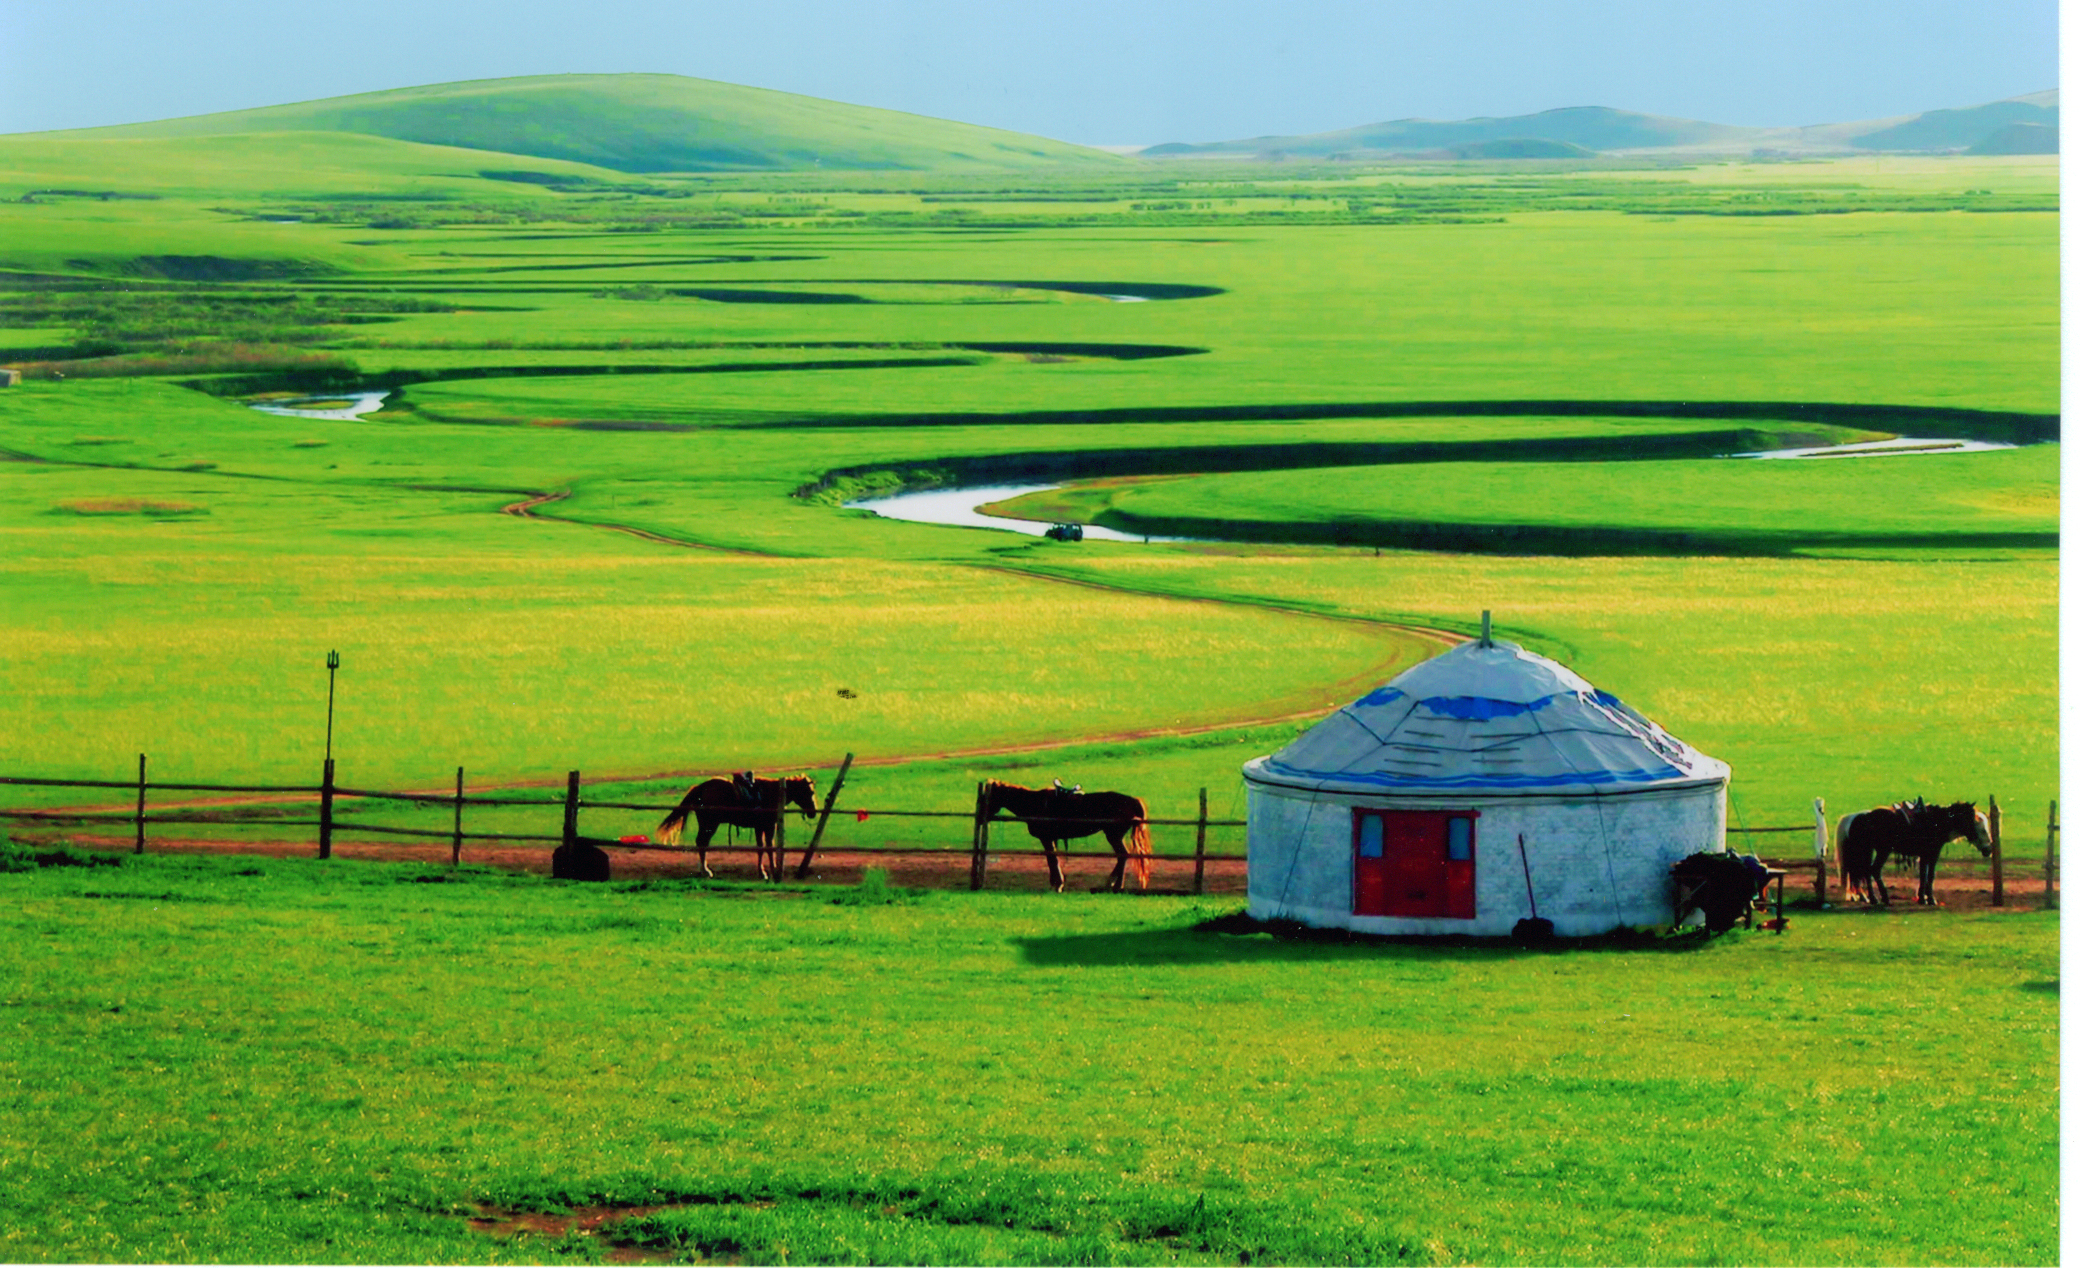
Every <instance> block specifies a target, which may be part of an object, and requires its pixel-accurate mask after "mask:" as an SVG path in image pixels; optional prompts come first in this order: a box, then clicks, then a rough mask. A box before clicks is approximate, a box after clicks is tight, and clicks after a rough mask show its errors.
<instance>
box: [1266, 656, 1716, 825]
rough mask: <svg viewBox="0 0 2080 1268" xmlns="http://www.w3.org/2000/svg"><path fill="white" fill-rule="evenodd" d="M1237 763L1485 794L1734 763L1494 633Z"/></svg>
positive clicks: (1627, 781)
mask: <svg viewBox="0 0 2080 1268" xmlns="http://www.w3.org/2000/svg"><path fill="white" fill-rule="evenodd" d="M1243 769H1244V772H1245V774H1246V775H1247V776H1248V777H1249V778H1250V779H1251V780H1252V781H1259V782H1264V783H1272V784H1280V785H1285V786H1287V787H1293V788H1304V789H1310V790H1316V791H1322V792H1346V793H1357V794H1365V793H1374V794H1386V795H1389V796H1392V795H1395V794H1413V795H1421V794H1443V795H1450V794H1453V793H1470V794H1474V795H1478V796H1482V797H1496V796H1507V795H1509V794H1511V793H1520V794H1531V795H1541V796H1567V795H1570V794H1574V795H1594V794H1597V793H1610V792H1614V791H1619V790H1625V791H1633V790H1640V789H1647V788H1675V787H1681V786H1683V785H1686V784H1691V783H1701V782H1712V783H1716V782H1720V781H1723V780H1725V779H1726V778H1727V776H1728V775H1729V774H1730V773H1731V768H1730V767H1728V766H1727V765H1726V763H1724V762H1722V761H1720V760H1718V759H1717V758H1715V757H1708V756H1706V755H1705V754H1703V753H1700V752H1698V751H1697V750H1696V749H1694V748H1691V747H1690V746H1689V745H1687V744H1685V743H1683V742H1682V741H1681V740H1678V739H1676V738H1675V737H1674V736H1672V735H1670V734H1669V733H1668V732H1666V731H1664V730H1662V729H1661V728H1660V727H1659V726H1657V725H1655V724H1654V723H1653V722H1651V721H1649V720H1647V719H1646V718H1644V717H1641V716H1640V715H1639V714H1638V713H1635V712H1634V711H1633V710H1632V709H1630V708H1628V707H1627V706H1626V705H1625V703H1624V702H1623V701H1621V700H1619V699H1618V698H1617V697H1616V696H1613V695H1611V694H1610V693H1609V692H1605V691H1599V690H1597V689H1596V688H1595V687H1593V686H1591V685H1590V684H1589V683H1588V682H1586V681H1584V680H1583V679H1582V678H1581V677H1580V676H1579V675H1577V674H1576V673H1574V672H1573V671H1572V670H1570V669H1568V668H1567V667H1566V666H1564V665H1560V664H1557V663H1555V662H1553V661H1550V660H1547V659H1546V658H1545V657H1543V656H1540V655H1538V654H1536V653H1534V652H1527V651H1525V650H1524V649H1523V648H1521V647H1519V646H1517V645H1516V644H1515V643H1508V642H1504V641H1502V640H1500V639H1496V640H1493V641H1491V642H1489V643H1486V644H1483V643H1480V642H1470V643H1462V644H1460V645H1459V646H1458V647H1455V648H1453V649H1452V650H1451V651H1448V652H1445V653H1444V654H1442V655H1440V656H1436V657H1433V658H1431V659H1430V660H1427V661H1424V662H1423V663H1422V664H1420V665H1417V666H1415V667H1414V668H1412V669H1409V670H1407V671H1405V672H1404V673H1402V674H1400V675H1399V676H1397V677H1396V678H1394V679H1393V680H1392V681H1391V682H1389V683H1387V684H1386V685H1385V686H1383V687H1381V688H1379V689H1378V690H1376V691H1373V692H1372V693H1371V694H1369V695H1367V696H1365V697H1364V698H1363V699H1361V700H1359V701H1357V702H1355V703H1353V704H1350V705H1346V706H1345V707H1343V708H1342V709H1339V710H1337V711H1336V712H1335V713H1334V714H1331V715H1330V716H1329V717H1328V718H1326V719H1324V720H1323V721H1321V722H1320V723H1318V724H1316V725H1315V726H1314V727H1312V728H1311V729H1309V730H1308V731H1307V732H1306V733H1305V734H1304V735H1302V736H1300V738H1298V739H1296V740H1294V741H1293V742H1292V743H1291V744H1288V745H1287V746H1286V747H1284V748H1283V749H1280V750H1279V751H1278V752H1276V753H1273V754H1272V755H1271V756H1269V757H1260V758H1257V759H1256V760H1255V761H1252V762H1250V763H1249V764H1248V765H1246V766H1245V767H1244V768H1243Z"/></svg>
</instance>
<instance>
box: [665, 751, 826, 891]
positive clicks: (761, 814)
mask: <svg viewBox="0 0 2080 1268" xmlns="http://www.w3.org/2000/svg"><path fill="white" fill-rule="evenodd" d="M789 805H792V806H794V808H795V809H797V810H799V811H801V812H802V818H804V819H808V818H812V817H813V816H814V815H815V814H816V781H815V780H812V779H810V778H809V777H808V776H807V775H791V776H789V777H788V778H786V779H754V780H752V781H751V795H750V797H748V798H747V797H745V795H744V794H743V792H742V791H741V790H740V789H739V788H738V787H737V784H736V782H735V781H733V780H728V779H722V778H720V777H718V778H715V779H706V780H702V781H701V782H700V783H698V784H695V785H694V786H693V787H691V788H689V789H687V790H686V796H685V797H684V798H683V799H682V800H681V801H680V802H679V806H678V808H677V809H676V810H674V811H672V813H670V814H668V815H666V816H665V817H664V822H662V823H660V824H658V825H657V839H658V841H659V842H660V843H662V844H664V845H677V844H679V837H680V833H681V832H682V831H683V830H684V829H685V827H686V819H687V817H688V816H689V815H691V816H692V817H693V818H694V819H695V820H696V821H697V823H698V824H699V831H698V832H696V833H695V834H694V838H693V844H694V848H695V849H697V850H699V851H700V863H701V875H703V876H713V875H714V874H715V873H713V872H711V871H709V870H708V842H709V840H710V839H712V838H713V837H714V835H715V829H717V828H719V827H721V826H722V825H723V824H725V823H726V824H729V825H730V826H731V827H733V828H749V829H751V837H752V843H753V845H754V846H755V847H756V853H757V855H758V877H759V879H760V880H768V879H777V878H778V869H779V861H780V860H779V854H778V852H777V851H775V850H774V849H773V835H774V833H775V831H776V830H777V829H778V828H779V826H780V816H781V815H782V814H783V813H784V812H785V811H786V809H787V807H788V806H789ZM769 861H770V862H771V864H772V867H773V871H772V872H768V871H767V864H768V862H769Z"/></svg>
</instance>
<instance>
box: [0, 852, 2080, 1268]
mask: <svg viewBox="0 0 2080 1268" xmlns="http://www.w3.org/2000/svg"><path fill="white" fill-rule="evenodd" d="M424 881H441V882H444V883H439V884H427V883H418V882H424ZM0 889H4V890H5V891H6V893H7V897H8V901H7V903H6V904H5V905H4V913H5V914H4V915H0V924H4V926H5V938H6V941H7V944H8V945H9V946H11V947H13V948H14V950H13V951H12V952H11V954H10V960H11V961H12V963H13V966H14V967H13V970H12V974H11V976H12V984H11V985H10V986H9V988H8V997H7V1005H8V1007H7V1008H6V1010H5V1012H4V1013H0V1024H4V1025H6V1026H7V1027H8V1028H9V1030H10V1032H11V1035H12V1038H13V1042H10V1043H9V1044H7V1045H5V1046H4V1054H5V1055H4V1056H0V1064H4V1066H5V1072H6V1079H5V1082H4V1084H0V1087H4V1088H5V1089H6V1091H5V1092H4V1096H5V1098H6V1100H7V1108H8V1112H7V1114H6V1115H4V1116H0V1122H4V1124H5V1126H4V1127H0V1156H4V1157H5V1159H6V1161H7V1173H8V1175H9V1177H10V1180H9V1187H10V1191H11V1194H12V1197H11V1199H10V1208H11V1211H12V1212H13V1214H12V1215H11V1217H10V1219H9V1220H8V1221H7V1223H6V1227H5V1231H4V1233H0V1238H4V1239H5V1240H4V1241H0V1253H4V1254H5V1255H6V1257H7V1258H9V1259H11V1260H42V1259H69V1260H93V1259H99V1258H125V1259H153V1260H216V1261H246V1262H257V1261H266V1262H283V1261H296V1260H300V1259H305V1258H312V1257H316V1258H322V1259H326V1260H331V1261H346V1262H352V1261H383V1262H440V1261H455V1260H462V1261H470V1262H498V1261H523V1262H527V1261H532V1262H540V1261H564V1260H579V1261H583V1260H586V1259H589V1258H593V1257H596V1256H597V1255H599V1254H600V1252H601V1250H602V1249H603V1246H602V1241H603V1239H598V1238H593V1237H588V1236H579V1235H571V1236H567V1237H555V1236H546V1235H545V1236H534V1237H523V1238H521V1239H520V1240H517V1241H496V1240H490V1239H487V1238H485V1237H482V1236H479V1235H477V1234H474V1233H472V1232H470V1231H469V1229H468V1225H467V1219H468V1218H469V1217H470V1216H473V1215H476V1214H477V1213H478V1211H479V1205H478V1204H480V1203H483V1204H488V1205H492V1206H496V1207H503V1208H518V1209H525V1210H546V1211H556V1210H561V1209H566V1208H569V1207H577V1206H585V1205H589V1204H594V1203H624V1204H631V1205H635V1204H643V1205H648V1204H662V1205H663V1206H664V1208H665V1209H662V1210H659V1211H656V1212H654V1213H652V1214H649V1215H647V1216H644V1217H642V1218H640V1219H638V1220H636V1221H635V1222H633V1223H632V1224H630V1225H628V1226H626V1227H624V1228H623V1229H621V1230H620V1235H621V1236H623V1237H625V1238H628V1239H630V1240H632V1241H635V1242H638V1243H640V1244H642V1245H645V1246H648V1247H651V1248H654V1249H655V1250H658V1251H661V1252H663V1253H665V1254H667V1255H681V1256H692V1257H696V1258H703V1259H707V1258H719V1257H741V1258H744V1259H748V1260H757V1261H761V1262H775V1261H780V1260H789V1261H796V1260H798V1261H802V1262H894V1261H910V1260H937V1259H951V1260H956V1261H977V1262H979V1261H990V1262H1049V1263H1059V1262H1155V1263H1160V1262H1230V1263H1232V1262H1237V1261H1239V1260H1241V1259H1243V1258H1248V1259H1250V1260H1251V1261H1260V1260H1264V1259H1272V1260H1279V1261H1285V1262H1323V1261H1333V1262H1342V1261H1362V1262H1373V1263H1377V1262H1414V1263H1425V1262H1477V1263H1494V1262H1513V1261H1530V1260H1536V1261H1539V1262H1550V1263H1589V1262H1593V1263H1613V1262H1657V1263H1670V1262H1704V1261H1712V1260H1719V1261H1726V1260H1731V1261H1737V1262H1748V1263H1753V1262H1772V1263H1784V1262H1798V1263H1808V1262H1810V1263H1829V1262H1844V1261H1854V1262H1869V1261H1871V1260H1873V1259H1877V1260H1891V1261H1915V1262H1943V1263H1982V1262H1983V1263H1991V1262H2000V1263H2016V1262H2046V1261H2048V1260H2050V1259H2051V1258H2052V1257H2053V1256H2054V1255H2055V1250H2054V1230H2055V1227H2056V1221H2057V1208H2056V1203H2055V1201H2054V1200H2053V1197H2052V1190H2051V1189H2050V1187H2049V1185H2048V1178H2049V1177H2050V1176H2051V1175H2052V1174H2053V1173H2054V1172H2055V1167H2056V1130H2055V1116H2054V1115H2053V1114H2052V1113H2051V1111H2050V1109H2049V1107H2050V1106H2051V1105H2052V1104H2054V1103H2055V1080H2056V1076H2055V1071H2054V1068H2053V1067H2054V1061H2055V1054H2056V1032H2057V996H2056V978H2057V960H2056V947H2055V937H2054V932H2053V931H2054V922H2053V918H2051V917H2047V916H2035V915H2019V916H2012V915H2011V916H1979V917H1962V916H1956V917H1947V918H1942V917H1939V918H1934V919H1929V918H1919V919H1917V918H1914V917H1911V916H1905V915H1896V916H1864V915H1858V914H1843V915H1833V916H1813V917H1808V918H1803V919H1801V920H1799V921H1798V922H1797V924H1796V925H1795V926H1794V931H1793V933H1792V934H1791V935H1790V936H1788V937H1785V938H1781V939H1778V938H1772V937H1770V936H1768V935H1748V936H1736V937H1734V938H1730V939H1725V940H1721V941H1720V942H1717V943H1714V944H1711V945H1708V946H1703V947H1699V948H1695V949H1692V950H1690V951H1687V952H1685V951H1681V950H1673V949H1671V950H1667V951H1662V952H1659V953H1657V952H1655V951H1653V950H1651V949H1644V950H1634V951H1631V952H1622V951H1611V950H1603V951H1597V950H1585V951H1578V952H1574V953H1570V954H1560V955H1550V954H1529V955H1527V954H1523V953H1519V952H1513V951H1510V950H1506V949H1505V950H1497V949H1489V948H1480V949H1471V948H1417V947H1392V946H1364V945H1354V944H1340V943H1323V942H1312V943H1311V942H1306V941H1281V940H1274V939H1271V938H1268V937H1265V936H1263V935H1255V936H1237V935H1232V934H1223V933H1218V932H1209V931H1203V930H1199V929H1197V928H1195V926H1196V925H1198V924H1199V922H1201V921H1204V920H1206V919H1207V918H1208V917H1212V916H1218V915H1220V914H1222V913H1223V912H1225V911H1226V910H1227V908H1225V907H1222V906H1220V905H1217V904H1207V903H1202V904H1193V903H1183V904H1178V903H1120V902H1118V901H1110V902H1108V901H1105V900H1103V899H1100V898H1096V897H1083V898H1065V899H1062V900H1059V901H1058V902H1054V903H1050V904H1037V903H1035V902H1034V901H1033V900H1032V899H1031V898H1029V897H1019V896H992V895H974V896H971V895H953V894H945V893H939V894H932V895H926V896H916V895H905V894H902V893H900V892H896V893H890V892H889V891H886V890H881V891H875V890H871V889H868V890H862V891H845V890H838V891H832V890H820V891H807V892H801V891H794V890H783V891H780V892H778V893H764V892H746V891H743V890H734V889H731V888H729V887H726V886H723V887H712V886H710V887H701V886H689V885H682V884H666V885H650V886H627V885H613V886H606V887H595V888H578V889H570V888H565V887H562V886H558V885H554V884H551V883H547V882H543V881H540V880H537V879H533V878H526V877H511V876H500V875H496V874H486V873H476V872H469V871H464V872H462V873H458V874H449V873H447V872H445V871H441V872H435V873H427V872H424V871H422V870H420V869H414V868H404V869H398V868H389V867H383V866H378V865H369V866H366V867H363V868H357V869H352V870H347V871H341V870H338V869H337V868H330V869H328V868H324V867H321V866H319V865H317V864H315V863H311V862H290V861H281V860H272V861H259V862H252V861H246V862H241V861H238V860H184V859H157V858H147V859H144V860H124V861H123V865H122V866H120V867H116V868H107V867H94V868H86V867H46V868H41V869H35V868H32V869H31V870H29V871H26V872H15V873H9V874H0ZM834 899H835V900H837V901H833V900H834ZM1994 1036H1997V1038H1991V1037H1994ZM1966 1054H1970V1055H1969V1058H1968V1059H1966ZM61 1142H62V1143H61ZM1966 1187H1969V1190H1970V1193H1971V1197H1970V1203H1971V1206H1972V1209H1973V1217H1972V1218H1970V1219H1961V1218H1958V1217H1957V1202H1958V1200H1959V1199H1958V1197H1957V1194H1958V1192H1959V1190H1961V1189H1964V1188H1966ZM118 1194H120V1195H121V1196H120V1197H117V1195H118ZM1303 1210H1304V1211H1306V1212H1307V1213H1308V1214H1307V1215H1306V1217H1305V1218H1296V1212H1299V1211H1303Z"/></svg>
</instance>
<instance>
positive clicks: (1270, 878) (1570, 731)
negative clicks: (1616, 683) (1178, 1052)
mask: <svg viewBox="0 0 2080 1268" xmlns="http://www.w3.org/2000/svg"><path fill="white" fill-rule="evenodd" d="M1482 628H1483V634H1482V636H1481V637H1480V638H1479V639H1478V640H1475V641H1472V642H1468V643H1462V644H1460V645H1459V646H1458V647H1455V648H1453V649H1452V650H1450V651H1448V652H1445V653H1443V654H1442V655H1439V656H1435V657H1432V658H1431V659H1429V660H1427V661H1424V662H1423V663H1422V664H1420V665H1417V666H1415V667H1413V668H1411V669H1409V670H1407V671H1405V672H1403V673H1401V674H1400V675H1398V676H1396V677H1395V678H1394V679H1393V680H1392V681H1390V682H1388V683H1387V684H1386V685H1385V686H1383V687H1380V688H1379V689H1377V690H1375V691H1373V692H1372V693H1371V694H1370V695H1367V696H1366V697H1365V698H1363V699H1362V700H1359V701H1357V702H1356V703H1354V704H1350V705H1346V706H1345V707H1344V708H1341V709H1339V710H1337V711H1336V712H1335V713H1334V714H1331V715H1330V716H1329V717H1328V718H1325V719H1324V720H1323V721H1321V722H1320V723H1318V724H1316V725H1315V726H1313V727H1311V728H1309V729H1308V731H1307V732H1306V733H1305V734H1303V735H1301V736H1300V737H1299V738H1298V739H1296V740H1294V741H1293V742H1292V743H1291V744H1288V745H1287V746H1286V747H1284V748H1282V749H1280V750H1279V751H1278V752H1276V753H1273V754H1271V755H1270V756H1269V757H1259V758H1257V759H1255V760H1254V761H1251V762H1249V763H1247V764H1245V765H1244V766H1243V768H1242V778H1243V782H1244V784H1245V785H1246V787H1247V788H1248V790H1249V914H1250V915H1251V916H1253V917H1255V918H1257V919H1259V920H1295V921H1299V922H1301V923H1303V924H1308V925H1313V926H1316V927H1322V928H1332V927H1333V928H1347V929H1354V930H1358V931H1360V932H1365V933H1381V934H1416V935H1436V934H1471V935H1476V936H1482V937H1491V936H1508V935H1509V934H1510V933H1511V932H1512V931H1513V930H1514V929H1515V928H1516V925H1517V922H1518V921H1519V920H1523V919H1526V918H1530V917H1534V916H1535V917H1537V918H1542V919H1544V920H1549V921H1551V922H1552V925H1553V932H1555V933H1557V934H1559V935H1561V936H1563V937H1582V936H1586V935H1591V934H1598V933H1604V932H1607V931H1609V930H1611V929H1614V928H1617V927H1618V926H1620V925H1647V924H1666V923H1668V922H1669V921H1670V920H1671V919H1672V918H1673V916H1674V903H1675V885H1674V882H1673V881H1672V880H1671V879H1670V876H1669V868H1670V866H1671V865H1673V864H1675V863H1676V862H1678V861H1679V860H1681V859H1682V858H1684V857H1685V856H1687V855H1690V854H1694V853H1696V852H1698V851H1700V850H1719V849H1723V848H1725V841H1726V782H1727V779H1728V778H1729V777H1730V776H1731V774H1732V768H1730V767H1729V766H1727V764H1726V763H1724V762H1722V761H1719V760H1718V759H1717V758H1713V757H1707V756H1706V755H1704V754H1703V753H1700V752H1698V751H1697V750H1696V749H1694V748H1691V747H1690V746H1689V745H1687V744H1685V743H1683V742H1682V741H1681V740H1678V739H1676V738H1675V737H1673V736H1671V735H1670V734H1668V732H1666V731H1664V730H1662V729H1661V728H1660V727H1659V726H1657V725H1655V724H1654V723H1653V722H1650V721H1648V720H1647V719H1646V718H1644V717H1641V716H1640V715H1639V714H1637V713H1635V712H1633V711H1632V710H1631V709H1629V708H1627V707H1626V706H1625V704H1624V703H1623V702H1622V701H1620V700H1619V699H1618V698H1617V697H1616V696H1613V695H1610V694H1609V693H1607V692H1603V691H1598V690H1597V689H1596V688H1595V687H1593V686H1590V685H1589V684H1588V683H1587V682H1585V681H1583V680H1582V678H1581V677H1579V676H1578V675H1576V674H1575V673H1574V672H1572V671H1571V670H1569V669H1568V668H1567V667H1566V666H1564V665H1561V664H1558V663H1557V662H1554V661H1551V660H1547V659H1546V658H1545V657H1543V656H1539V655H1535V654H1533V653H1531V652H1527V651H1525V650H1524V649H1523V648H1521V647H1519V646H1517V645H1516V644H1514V643H1508V642H1504V641H1502V640H1500V639H1496V638H1492V637H1490V636H1489V635H1488V634H1487V633H1486V630H1487V623H1486V619H1485V614H1483V623H1482Z"/></svg>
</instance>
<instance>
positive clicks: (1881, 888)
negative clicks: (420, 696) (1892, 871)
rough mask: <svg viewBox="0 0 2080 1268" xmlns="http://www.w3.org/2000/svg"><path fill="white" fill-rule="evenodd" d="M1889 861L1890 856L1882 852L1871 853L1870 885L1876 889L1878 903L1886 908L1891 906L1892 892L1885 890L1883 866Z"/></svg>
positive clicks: (1890, 859) (1874, 851)
mask: <svg viewBox="0 0 2080 1268" xmlns="http://www.w3.org/2000/svg"><path fill="white" fill-rule="evenodd" d="M1891 861H1892V856H1891V855H1890V854H1888V853H1886V852H1885V851H1884V850H1873V851H1871V872H1870V878H1871V884H1873V885H1876V886H1877V887H1878V902H1879V904H1880V905H1882V906H1886V907H1890V906H1892V891H1891V890H1888V889H1886V888H1885V865H1886V864H1887V863H1889V862H1891Z"/></svg>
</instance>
